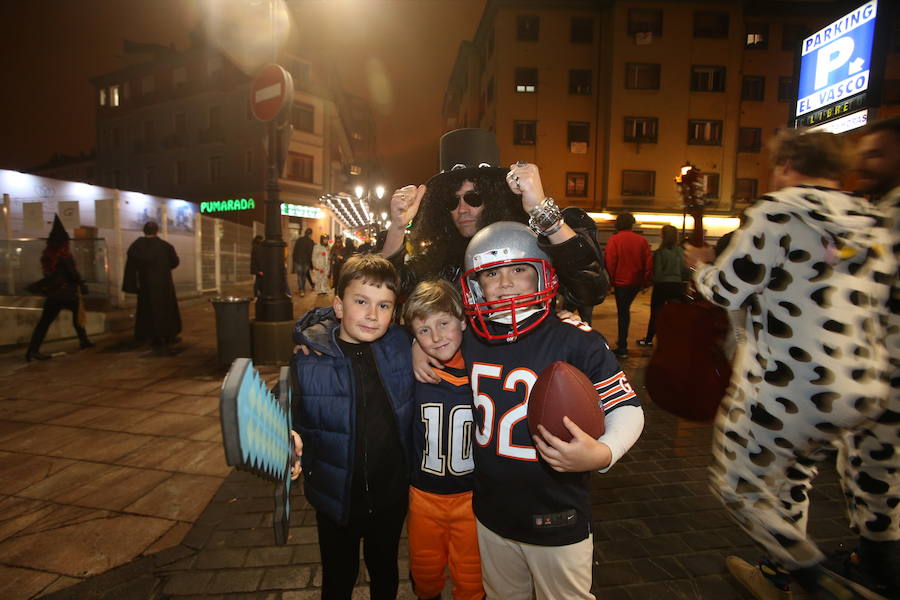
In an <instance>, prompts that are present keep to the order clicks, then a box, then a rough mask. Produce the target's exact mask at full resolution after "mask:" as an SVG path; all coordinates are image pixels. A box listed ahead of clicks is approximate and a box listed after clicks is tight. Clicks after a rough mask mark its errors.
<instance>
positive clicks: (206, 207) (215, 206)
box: [200, 198, 256, 213]
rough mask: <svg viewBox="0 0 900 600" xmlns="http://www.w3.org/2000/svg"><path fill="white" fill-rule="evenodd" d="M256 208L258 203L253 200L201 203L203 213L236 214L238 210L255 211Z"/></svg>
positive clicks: (240, 199) (236, 199) (241, 199)
mask: <svg viewBox="0 0 900 600" xmlns="http://www.w3.org/2000/svg"><path fill="white" fill-rule="evenodd" d="M254 208H256V202H254V200H253V198H234V199H231V200H214V201H212V202H201V203H200V212H201V213H219V212H234V211H236V210H253V209H254Z"/></svg>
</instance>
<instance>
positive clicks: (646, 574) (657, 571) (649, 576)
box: [632, 556, 690, 582]
mask: <svg viewBox="0 0 900 600" xmlns="http://www.w3.org/2000/svg"><path fill="white" fill-rule="evenodd" d="M632 564H634V568H635V570H636V571H637V572H638V574H639V575H640V576H641V580H642V581H645V582H649V581H659V580H663V579H683V578H685V577H689V576H690V574H689V573H688V572H687V571H686V570H685V569H684V567H683V566H682V565H681V563H679V562H678V561H677V560H676V559H675V558H673V557H671V556H657V557H655V558H639V559H636V560H634V561H632Z"/></svg>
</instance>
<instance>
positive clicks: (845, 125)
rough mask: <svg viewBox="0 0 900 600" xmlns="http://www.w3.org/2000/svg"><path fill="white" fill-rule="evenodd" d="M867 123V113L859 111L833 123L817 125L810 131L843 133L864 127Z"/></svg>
mask: <svg viewBox="0 0 900 600" xmlns="http://www.w3.org/2000/svg"><path fill="white" fill-rule="evenodd" d="M868 122H869V111H867V110H861V111H859V112H855V113H853V114H850V115H847V116H846V117H841V118H840V119H835V120H834V121H828V122H827V123H823V124H822V125H817V126H816V127H813V128H812V129H818V130H821V131H828V132H831V133H844V132H845V131H850V130H851V129H857V128H859V127H865V126H866V123H868Z"/></svg>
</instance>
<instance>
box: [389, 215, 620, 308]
mask: <svg viewBox="0 0 900 600" xmlns="http://www.w3.org/2000/svg"><path fill="white" fill-rule="evenodd" d="M563 219H564V220H565V222H566V224H567V225H568V226H569V227H571V228H572V229H574V230H575V233H576V234H577V235H576V236H575V237H573V238H572V239H570V240H567V241H565V242H563V243H562V244H551V243H550V241H549V240H548V239H547V238H546V237H544V236H538V246H540V248H541V249H542V250H543V251H544V252H546V253H547V255H548V256H550V262H551V263H553V268H554V269H555V270H556V274H557V276H558V277H559V284H560V289H561V290H562V294H563V295H564V296H565V299H566V301H567V305H572V306H593V305H595V304H600V303H601V302H603V300H604V298H606V294H607V292H608V291H609V279H608V278H607V276H606V270H605V269H604V268H603V253H602V251H601V250H600V245H599V243H598V242H597V225H596V224H595V223H594V221H593V219H591V218H590V216H588V214H587V213H585V212H584V211H583V210H581V209H580V208H574V207H567V208H566V209H565V210H563ZM388 260H389V261H391V263H393V265H394V267H396V269H397V272H398V273H399V274H400V289H401V293H400V296H401V297H402V298H406V297H407V296H409V294H410V293H411V292H412V290H413V289H414V288H415V287H416V284H417V283H418V282H419V280H420V278H421V275H420V274H418V273H416V272H415V271H414V270H413V269H412V268H411V267H410V266H409V265H408V264H407V263H406V251H405V250H404V249H400V250H399V251H397V252H396V253H394V254H393V255H392V256H389V257H388ZM462 273H463V267H462V265H445V266H444V268H443V269H442V270H441V272H440V273H438V274H437V276H438V277H440V278H441V279H446V280H447V281H450V282H452V283H456V284H458V283H459V278H460V277H461V276H462Z"/></svg>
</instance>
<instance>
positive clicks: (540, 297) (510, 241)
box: [460, 221, 559, 340]
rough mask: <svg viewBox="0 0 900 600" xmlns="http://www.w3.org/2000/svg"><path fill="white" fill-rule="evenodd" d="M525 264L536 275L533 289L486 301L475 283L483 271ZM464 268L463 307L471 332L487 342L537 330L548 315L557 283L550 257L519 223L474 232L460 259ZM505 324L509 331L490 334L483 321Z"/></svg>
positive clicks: (496, 225) (557, 286)
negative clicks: (527, 322)
mask: <svg viewBox="0 0 900 600" xmlns="http://www.w3.org/2000/svg"><path fill="white" fill-rule="evenodd" d="M522 263H524V264H527V265H529V266H530V267H532V268H534V270H535V271H536V272H537V289H536V290H535V291H534V292H532V293H529V294H523V295H519V296H515V297H512V298H503V299H495V300H488V299H487V298H485V296H484V291H483V290H482V287H481V285H480V284H479V282H478V275H479V274H480V273H483V272H485V271H490V270H492V269H497V268H499V267H505V266H509V265H514V264H522ZM463 268H464V269H465V270H464V272H463V275H462V278H461V281H460V284H461V286H462V290H463V304H464V305H465V309H466V314H467V315H468V317H469V321H470V323H471V324H472V328H473V329H474V330H475V333H477V334H478V335H480V336H481V337H483V338H486V339H488V340H514V339H515V338H517V337H519V336H520V335H522V334H525V333H528V332H529V331H531V330H532V329H534V328H535V327H537V326H538V325H539V324H540V323H541V322H542V321H543V320H544V319H545V318H546V317H547V315H548V314H549V313H550V303H551V302H552V301H553V298H554V297H555V296H556V291H557V289H558V288H559V284H558V283H557V279H556V272H555V271H554V270H553V267H552V266H551V265H550V257H549V256H547V254H546V253H545V252H544V251H543V250H541V248H540V247H539V246H538V243H537V235H535V234H534V232H532V231H531V229H529V228H528V227H526V226H525V225H523V224H522V223H516V222H514V221H500V222H497V223H494V224H492V225H488V226H487V227H485V228H484V229H482V230H481V231H479V232H478V233H476V234H475V235H474V236H473V237H472V239H471V241H470V242H469V245H468V247H467V248H466V254H465V259H464V264H463ZM541 311H542V312H543V315H542V316H541V317H540V318H539V319H536V320H535V321H534V322H532V323H529V324H528V325H527V326H525V327H522V326H521V323H522V321H524V320H525V319H527V318H528V317H530V316H531V315H533V314H535V313H537V312H541ZM490 320H493V321H499V322H502V323H508V324H509V325H510V328H511V329H510V331H508V332H506V333H503V334H502V335H495V334H492V333H491V332H490V331H489V329H488V327H487V322H486V321H490Z"/></svg>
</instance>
